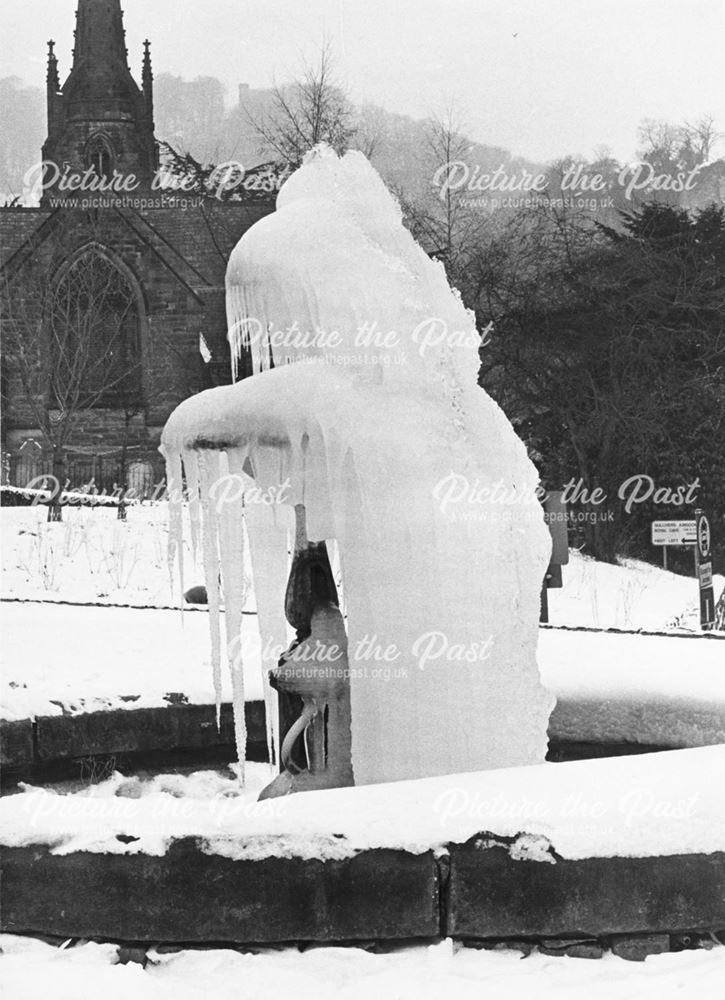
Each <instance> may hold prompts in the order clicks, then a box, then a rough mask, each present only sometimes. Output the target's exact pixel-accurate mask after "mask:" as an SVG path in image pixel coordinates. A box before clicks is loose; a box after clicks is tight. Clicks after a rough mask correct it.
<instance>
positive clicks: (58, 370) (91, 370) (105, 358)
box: [49, 248, 141, 409]
mask: <svg viewBox="0 0 725 1000" xmlns="http://www.w3.org/2000/svg"><path fill="white" fill-rule="evenodd" d="M137 302H138V299H137V296H136V294H135V293H134V289H133V287H132V285H131V282H130V280H129V278H127V277H126V275H125V274H124V273H122V271H121V269H120V268H119V267H118V266H116V265H115V264H114V263H113V261H112V260H111V259H110V258H109V257H108V256H107V255H106V254H105V253H103V252H102V251H101V250H99V249H97V248H91V249H88V250H86V251H85V252H84V253H82V254H80V255H79V256H78V257H76V258H75V259H74V260H73V261H72V262H71V263H70V264H69V265H68V266H67V267H66V268H65V269H64V270H63V272H62V274H61V276H60V278H59V279H58V281H57V283H56V286H55V289H54V293H53V296H52V306H51V313H50V324H49V326H50V341H51V358H52V364H53V368H52V376H51V388H52V395H53V396H54V397H55V400H54V401H55V404H56V405H58V406H59V407H60V408H61V409H69V408H77V407H78V406H82V407H94V406H101V407H118V408H123V409H134V408H135V407H136V406H138V404H139V401H140V398H141V355H140V345H139V325H140V314H139V308H138V304H137Z"/></svg>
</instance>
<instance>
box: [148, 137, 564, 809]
mask: <svg viewBox="0 0 725 1000" xmlns="http://www.w3.org/2000/svg"><path fill="white" fill-rule="evenodd" d="M227 303H228V317H229V326H230V330H231V342H232V349H233V353H234V356H235V357H236V358H238V357H239V356H240V354H241V352H242V351H244V350H248V351H251V354H252V359H253V366H254V375H253V376H252V377H250V378H247V379H245V380H243V381H241V382H238V383H237V384H235V385H233V386H231V387H224V388H217V389H212V390H209V391H207V392H204V393H201V394H200V395H198V396H195V397H193V398H192V399H189V400H187V401H186V402H185V403H183V404H182V405H181V406H180V407H179V408H178V409H177V410H176V411H175V413H174V414H173V415H172V417H171V418H170V420H169V422H168V424H167V427H166V429H165V431H164V435H163V448H162V450H163V451H164V454H165V455H166V459H167V465H168V476H169V483H170V489H171V494H172V496H177V497H179V496H180V495H181V485H182V481H183V479H184V478H185V481H186V483H187V485H188V488H189V493H190V497H191V502H190V505H189V506H190V511H191V520H192V533H193V536H194V537H195V538H199V539H200V540H201V544H202V546H203V551H204V565H205V567H206V577H207V588H208V590H209V594H210V609H211V619H212V645H213V649H214V656H215V664H216V666H215V671H216V687H217V699H218V697H219V696H218V690H219V670H220V669H221V666H220V662H221V659H222V658H223V657H222V654H223V651H224V649H225V650H226V654H225V656H224V658H226V659H227V660H228V662H229V665H230V668H231V670H232V676H233V678H234V680H235V690H236V691H237V699H236V705H237V718H238V720H239V722H238V725H237V735H238V750H239V754H240V758H241V759H243V756H244V734H243V724H242V719H243V716H242V706H243V691H242V690H241V677H242V669H241V667H240V663H239V659H240V656H239V644H238V635H239V622H240V620H241V618H240V616H241V611H242V606H243V604H244V601H245V599H246V596H247V594H246V591H245V580H246V579H247V575H248V574H247V572H246V570H245V561H246V549H247V545H246V542H245V539H248V549H249V561H250V566H251V575H252V577H253V580H254V590H255V597H256V606H257V609H258V615H259V625H260V630H261V633H262V646H263V647H268V648H273V647H275V646H276V647H277V648H280V647H281V648H284V647H285V646H287V644H288V640H289V638H290V635H289V626H292V627H293V628H294V629H295V631H296V633H297V635H296V639H295V640H294V642H293V646H292V647H291V648H290V649H289V651H288V653H287V654H286V655H285V657H284V662H283V663H282V664H281V665H280V666H279V667H277V664H274V663H265V664H264V667H265V670H268V669H269V668H277V669H276V671H274V672H273V674H272V683H273V685H275V686H276V687H277V688H278V690H279V691H280V692H281V699H282V703H283V710H282V720H281V726H282V731H281V732H280V733H279V735H278V734H277V723H276V721H275V716H276V713H275V711H274V709H275V705H274V699H273V697H272V695H271V693H269V692H268V698H267V706H268V714H269V717H270V740H271V741H272V743H274V744H275V745H276V744H277V742H278V741H279V739H280V738H281V739H282V740H284V739H285V737H286V736H287V733H288V731H289V730H290V729H291V731H292V734H293V736H292V737H289V738H288V739H287V741H286V744H283V756H284V761H283V763H285V762H286V764H287V765H288V767H287V768H286V769H285V770H286V771H287V776H286V777H283V778H281V779H280V780H279V781H278V782H277V784H276V785H275V788H274V789H272V790H271V792H270V794H277V793H279V792H280V791H281V790H285V791H290V790H296V789H297V788H302V787H304V788H309V787H325V786H329V785H332V784H343V783H350V782H353V781H354V783H355V784H356V785H364V784H370V783H375V782H381V781H393V780H400V779H408V778H420V777H429V776H432V775H438V774H450V773H456V772H462V771H479V770H486V769H492V768H500V767H507V766H515V765H521V764H534V763H539V762H541V761H543V759H544V755H545V753H546V745H547V736H546V728H547V720H548V717H549V713H550V711H551V708H552V702H553V699H552V697H551V695H550V694H548V693H547V692H546V691H545V690H544V688H543V687H542V685H541V683H540V681H539V675H538V670H537V665H536V640H537V623H538V610H539V592H540V585H541V580H542V578H543V574H544V571H545V568H546V565H547V560H548V554H549V546H550V542H549V535H548V532H547V529H546V527H545V525H544V521H543V515H542V512H541V508H540V505H539V503H538V501H537V499H536V496H535V491H536V486H537V473H536V470H535V469H534V467H533V465H532V464H531V462H530V461H529V459H528V457H527V454H526V450H525V448H524V446H523V444H522V443H521V441H520V440H519V438H518V437H517V436H516V434H515V432H514V430H513V428H512V427H511V425H510V423H509V422H508V420H507V419H506V417H505V416H504V414H503V413H502V411H501V410H500V409H499V407H498V406H497V405H496V404H495V403H494V402H493V401H492V400H491V399H490V398H489V397H488V396H487V395H486V393H485V392H484V391H483V390H482V389H481V388H479V386H478V385H477V374H478V366H479V355H478V351H479V347H480V337H479V335H478V333H477V330H476V326H475V321H474V317H473V315H472V314H471V313H469V312H468V311H467V310H466V309H465V308H464V307H463V305H462V303H461V301H460V298H459V296H458V294H457V293H456V292H455V291H453V290H452V289H451V288H450V287H449V285H448V282H447V280H446V276H445V273H444V269H443V267H442V265H441V264H440V263H438V262H435V261H433V260H431V259H430V258H429V257H428V256H427V255H426V254H425V253H424V251H423V250H422V249H421V248H420V247H419V246H418V245H417V244H416V243H415V241H414V240H413V238H412V237H411V235H410V234H409V233H408V232H407V230H406V229H405V228H404V226H403V224H402V220H401V213H400V209H399V207H398V206H397V204H396V203H395V201H394V199H393V198H392V197H391V195H390V194H389V192H388V191H387V189H386V188H385V186H384V185H383V183H382V181H381V180H380V178H379V177H378V175H377V174H376V173H375V171H374V170H373V169H372V167H371V166H370V165H369V164H368V162H367V160H366V159H365V158H364V157H363V156H362V154H360V153H355V152H352V153H348V154H347V155H346V156H345V157H343V158H342V159H340V158H338V157H337V156H336V155H335V154H334V153H333V152H331V151H330V150H328V149H326V148H319V149H317V150H315V151H313V153H312V154H310V155H309V156H308V158H307V160H306V162H305V164H304V166H303V167H302V168H301V169H300V170H299V171H298V172H297V173H295V174H294V175H293V176H292V177H291V178H290V179H289V180H288V181H287V183H286V184H285V185H284V187H283V189H282V190H281V192H280V194H279V198H278V205H277V212H276V213H275V214H274V215H271V216H269V217H267V218H265V219H263V220H261V221H260V222H258V223H257V224H256V225H255V226H253V227H252V229H251V230H249V232H248V233H247V234H246V235H245V236H244V237H243V238H242V240H241V241H240V243H239V244H238V246H237V247H236V249H235V251H234V252H233V254H232V257H231V260H230V263H229V268H228V274H227ZM229 476H232V477H236V479H237V481H242V477H243V481H244V482H246V483H247V484H248V485H249V486H250V487H254V488H256V489H257V491H260V490H261V491H262V492H263V493H266V494H270V495H272V494H274V495H277V496H280V495H281V493H280V487H281V484H285V486H286V491H285V495H284V499H285V501H286V503H285V505H284V506H282V505H276V506H274V507H271V508H267V509H260V507H259V505H255V504H252V503H245V502H244V501H243V500H242V499H240V498H239V493H237V494H236V496H237V498H238V499H237V500H236V501H235V502H225V501H224V497H225V490H224V486H223V485H221V486H220V485H219V484H220V482H221V483H222V484H223V483H224V482H225V481H226V479H227V477H229ZM461 484H463V489H464V490H465V489H466V487H469V488H470V490H475V495H476V498H477V502H476V503H475V504H468V505H466V504H465V503H461V502H458V503H457V502H456V500H455V498H454V497H453V496H452V487H453V486H454V487H455V488H456V489H459V492H460V487H461ZM275 491H276V493H275ZM482 498H483V499H482ZM294 511H296V512H297V529H296V531H295V527H294V521H293V512H294ZM172 517H173V525H174V535H173V538H174V541H173V542H172V544H174V546H175V552H176V553H177V554H178V555H179V556H180V554H181V551H182V546H181V544H180V537H181V536H180V530H181V511H180V508H179V504H177V505H176V509H175V510H174V512H173V515H172ZM300 525H302V528H301V529H300ZM300 530H301V531H302V534H300ZM295 534H296V536H297V542H298V546H297V559H296V563H295V565H293V568H292V576H291V578H290V583H289V587H288V574H289V565H290V558H289V552H290V551H291V539H292V538H294V536H295ZM328 549H329V550H330V552H331V555H332V563H333V564H334V565H335V567H336V570H337V573H338V577H339V583H340V590H341V597H340V601H341V604H340V605H338V596H337V592H336V591H335V588H334V585H332V584H329V585H328V584H327V583H325V581H331V580H332V571H331V569H330V564H329V563H328V561H327V550H328ZM312 552H316V553H317V557H318V558H317V562H316V563H315V560H314V559H313V560H310V559H309V555H310V553H312ZM320 557H322V558H320ZM313 564H315V565H316V574H317V579H318V583H319V581H321V583H320V584H319V586H318V587H317V591H316V590H315V584H314V582H313V583H311V582H310V572H311V569H310V567H311V566H313ZM220 580H221V594H222V595H223V602H224V606H225V609H226V613H225V629H226V631H225V641H224V642H222V640H221V638H220V635H221V628H220V624H219V614H218V609H219V606H220V600H221V597H220V587H219V581H220ZM286 590H287V595H288V597H287V601H286V602H285V591H286ZM333 591H335V592H334V594H333ZM290 593H292V596H291V597H290ZM311 594H312V599H310V595H311ZM285 610H286V620H285ZM345 631H346V635H345ZM330 643H332V645H333V646H335V647H341V644H344V645H345V646H346V649H345V651H344V652H343V651H342V649H341V648H338V654H339V655H337V658H335V656H333V657H332V659H331V658H330V654H329V650H327V647H328V646H329V645H330ZM326 650H327V651H326ZM303 664H306V665H307V667H308V669H300V668H301V667H302V665H303ZM310 664H313V666H311V667H310V666H309V665H310ZM303 675H304V676H305V678H306V680H305V681H304V682H303V683H302V684H301V686H300V687H298V689H297V691H296V692H295V690H294V678H295V676H297V677H302V676H303ZM333 675H334V676H333ZM295 693H296V694H297V695H298V696H300V695H301V706H302V707H301V712H300V714H299V716H298V718H297V719H296V720H292V719H291V718H290V717H289V707H290V705H289V703H290V697H291V696H294V695H295ZM348 698H349V713H348V711H347V708H346V706H347V701H348ZM298 707H299V705H298ZM326 716H327V721H324V719H325V717H326ZM349 719H350V720H351V721H348V720H349ZM348 725H349V727H350V731H349V733H346V732H345V730H346V728H347V727H348ZM304 730H306V731H307V735H306V737H305V740H306V744H307V753H306V757H307V758H308V766H307V767H304V766H303V767H302V768H301V773H296V774H292V773H291V771H290V770H289V765H290V763H291V762H292V761H293V760H294V755H293V753H292V740H293V737H302V735H303V731H304ZM333 744H335V745H336V746H339V748H340V749H339V753H341V754H344V755H345V756H347V755H348V750H347V747H348V746H349V748H350V749H349V753H350V759H349V760H346V761H345V762H343V761H341V760H338V759H337V753H338V750H337V749H335V750H334V751H333ZM298 749H299V747H298ZM295 767H299V765H293V766H292V770H295Z"/></svg>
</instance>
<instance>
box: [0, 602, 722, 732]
mask: <svg viewBox="0 0 725 1000" xmlns="http://www.w3.org/2000/svg"><path fill="white" fill-rule="evenodd" d="M208 624H209V619H208V614H207V613H206V612H205V611H193V610H192V611H187V612H186V613H184V614H183V615H182V614H181V613H180V612H178V611H168V610H161V609H152V610H145V609H144V610H141V609H136V608H93V607H68V606H64V605H57V604H36V603H22V604H21V603H11V602H2V603H0V626H2V632H3V635H4V637H5V638H4V641H3V670H2V683H1V685H0V718H7V719H21V718H28V717H33V716H38V715H41V716H42V715H59V714H61V713H62V712H64V711H65V712H68V713H71V714H76V713H81V712H92V711H101V710H105V709H112V708H127V709H129V708H130V709H133V708H151V707H158V706H164V705H166V704H168V703H169V698H168V697H167V696H168V695H169V694H171V695H178V694H183V695H185V697H186V698H187V699H188V700H189V702H191V703H192V704H209V703H211V702H213V700H214V691H213V685H212V670H211V666H210V663H209V661H210V652H209V628H208ZM242 635H243V642H242V645H241V652H242V659H243V662H244V667H245V694H246V698H247V700H248V701H253V700H256V699H261V698H262V697H263V695H262V679H261V676H262V668H261V662H260V642H259V633H258V630H257V624H256V617H255V615H253V614H247V615H244V618H243V625H242ZM538 660H539V665H540V669H541V673H542V679H543V681H544V683H545V685H546V686H547V687H548V688H550V690H552V691H553V692H554V694H555V695H556V696H557V699H558V704H557V706H556V708H555V710H554V715H553V717H552V723H551V725H550V729H549V732H550V734H551V735H552V736H555V737H556V738H558V739H567V740H574V741H577V740H578V741H584V742H592V741H594V742H596V741H602V742H611V743H618V742H633V743H649V744H655V745H659V746H672V747H687V746H700V745H708V744H712V743H724V742H725V636H723V637H722V638H716V637H714V636H713V637H707V638H706V637H697V638H695V637H690V638H676V637H667V636H650V635H636V634H632V635H621V634H617V633H603V632H576V631H567V630H561V629H548V628H544V629H541V631H540V636H539V649H538ZM223 683H224V694H225V697H226V699H227V700H228V699H229V689H228V680H227V673H226V671H224V672H223Z"/></svg>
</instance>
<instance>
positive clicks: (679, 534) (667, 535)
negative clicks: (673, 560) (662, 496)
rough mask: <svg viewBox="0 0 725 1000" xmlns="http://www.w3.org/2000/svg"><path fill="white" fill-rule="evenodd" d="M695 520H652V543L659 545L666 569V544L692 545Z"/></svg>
mask: <svg viewBox="0 0 725 1000" xmlns="http://www.w3.org/2000/svg"><path fill="white" fill-rule="evenodd" d="M696 537H697V535H696V522H695V521H653V522H652V544H653V545H661V546H663V549H662V561H663V565H664V568H665V569H667V546H668V545H694V544H695V540H696Z"/></svg>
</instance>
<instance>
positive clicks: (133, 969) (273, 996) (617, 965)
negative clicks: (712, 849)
mask: <svg viewBox="0 0 725 1000" xmlns="http://www.w3.org/2000/svg"><path fill="white" fill-rule="evenodd" d="M0 947H1V948H2V949H3V957H2V958H1V959H0V981H2V983H3V996H4V997H5V1000H48V997H49V996H51V997H52V998H53V1000H81V998H84V997H103V998H104V1000H128V998H129V997H134V998H136V1000H197V998H199V1000H201V998H204V1000H206V998H207V997H214V1000H278V998H281V997H299V998H300V1000H308V998H309V1000H312V998H314V1000H333V998H334V1000H370V997H379V998H380V1000H428V998H430V1000H441V997H444V996H450V997H456V1000H481V998H482V997H486V998H488V1000H534V998H535V1000H549V998H553V1000H567V998H571V1000H581V998H582V997H588V998H591V1000H691V998H692V1000H694V998H697V1000H715V998H720V997H721V996H722V983H723V978H725V948H722V947H714V948H713V949H712V950H710V951H683V952H678V953H669V954H665V955H653V956H650V957H649V958H648V959H647V960H646V961H645V962H642V963H637V962H626V961H624V960H623V959H621V958H616V957H615V956H613V955H605V956H604V958H602V959H601V960H600V961H594V962H588V961H584V960H582V959H569V958H560V957H548V956H546V955H542V954H539V953H536V952H535V953H534V954H532V955H529V956H528V957H527V958H524V959H522V958H521V956H520V954H519V953H518V952H515V951H476V950H474V949H471V948H461V947H458V946H456V945H455V944H454V943H453V942H451V941H443V942H441V943H440V944H433V945H427V946H426V945H420V946H417V947H408V948H399V949H395V950H393V951H391V952H389V953H387V954H373V953H371V952H367V951H365V950H363V949H362V948H327V947H324V948H310V949H307V950H306V951H304V952H300V951H298V950H297V949H296V948H290V949H286V950H284V951H276V950H275V951H261V952H259V953H257V954H240V953H238V952H234V951H231V950H208V951H182V952H178V953H176V954H158V953H156V952H153V951H152V952H151V953H150V955H149V964H148V965H147V966H146V968H145V969H142V968H141V966H140V965H119V964H117V963H118V949H117V947H116V946H115V945H112V944H94V943H91V942H89V943H82V944H80V945H79V946H77V947H73V948H66V949H64V950H62V951H59V950H58V949H57V948H54V947H52V946H51V945H48V944H44V943H43V942H41V941H34V940H32V939H29V938H22V937H13V936H11V935H2V936H0Z"/></svg>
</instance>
